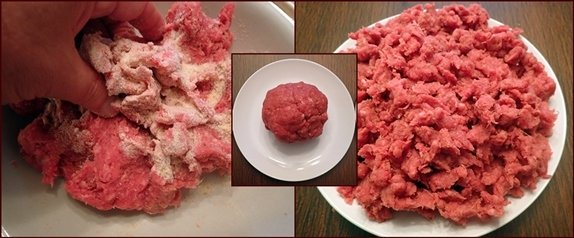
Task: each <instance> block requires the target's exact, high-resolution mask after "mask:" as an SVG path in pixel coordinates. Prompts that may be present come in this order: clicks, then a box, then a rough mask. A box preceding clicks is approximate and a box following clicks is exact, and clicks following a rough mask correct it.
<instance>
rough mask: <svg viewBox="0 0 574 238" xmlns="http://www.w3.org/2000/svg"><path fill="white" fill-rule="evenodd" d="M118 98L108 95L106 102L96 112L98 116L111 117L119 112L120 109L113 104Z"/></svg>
mask: <svg viewBox="0 0 574 238" xmlns="http://www.w3.org/2000/svg"><path fill="white" fill-rule="evenodd" d="M116 100H118V99H117V97H108V99H106V102H105V103H104V104H103V105H102V106H101V107H100V110H98V111H97V112H94V113H96V114H97V115H98V116H101V117H105V118H110V117H114V116H115V115H117V114H118V110H117V109H116V108H115V107H113V106H112V102H114V101H116Z"/></svg>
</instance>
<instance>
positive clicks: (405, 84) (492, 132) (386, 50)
mask: <svg viewBox="0 0 574 238" xmlns="http://www.w3.org/2000/svg"><path fill="white" fill-rule="evenodd" d="M488 18H489V16H488V13H487V12H486V10H484V9H483V8H482V7H480V6H479V5H470V6H469V7H468V8H466V7H464V6H461V5H450V6H446V7H444V8H442V9H440V10H436V9H435V8H434V6H433V5H425V6H424V7H423V6H421V5H418V6H415V7H413V8H410V9H407V10H406V11H404V12H403V13H402V14H401V15H400V16H398V17H397V18H395V19H393V20H391V21H389V23H388V24H386V25H381V24H377V25H375V26H374V27H372V28H362V29H360V30H358V31H357V32H354V33H351V34H350V35H349V36H350V38H351V39H354V40H356V41H357V43H356V48H354V49H350V50H349V51H350V52H356V53H357V54H358V59H359V63H358V69H359V72H358V95H357V101H358V145H357V146H358V148H359V152H358V155H359V158H358V177H359V184H358V185H357V186H355V187H340V188H339V192H340V194H341V195H342V196H343V197H344V198H345V200H346V201H347V202H348V203H350V202H352V201H353V199H356V200H357V202H358V203H359V204H360V205H361V206H362V207H364V209H365V211H366V212H367V213H368V216H369V218H370V219H373V220H376V221H385V220H388V219H390V218H391V217H392V213H393V212H395V211H414V212H418V213H420V214H421V215H423V216H424V217H427V218H432V217H434V216H435V215H436V214H437V212H438V214H440V215H441V216H443V217H444V218H447V219H450V220H452V221H454V222H456V223H457V224H465V223H466V222H467V221H468V220H469V219H471V218H479V219H482V220H486V219H489V218H492V217H500V216H502V215H503V213H504V206H505V205H507V204H508V203H509V201H508V200H507V198H506V196H507V195H509V196H512V197H521V196H522V195H523V194H524V190H523V189H524V188H526V189H534V188H535V187H536V183H537V181H538V180H539V178H547V177H548V175H547V165H548V160H549V159H550V156H551V153H552V152H551V149H550V146H549V144H548V137H549V136H550V135H551V134H552V127H553V125H554V121H555V120H556V113H555V112H554V111H553V110H552V109H551V108H549V106H548V99H549V97H550V96H551V95H553V94H554V90H555V87H556V85H555V83H554V81H553V80H552V79H551V78H550V77H548V75H547V74H546V73H545V72H544V66H543V65H542V64H541V63H539V62H538V61H537V60H536V59H535V58H534V56H533V55H532V54H531V53H529V52H527V51H526V46H525V45H524V44H523V43H522V42H521V41H520V40H519V38H518V35H519V34H520V33H521V30H519V29H513V28H510V27H508V26H499V27H493V28H488V27H487V20H488Z"/></svg>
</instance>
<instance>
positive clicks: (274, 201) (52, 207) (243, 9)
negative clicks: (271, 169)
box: [2, 2, 294, 236]
mask: <svg viewBox="0 0 574 238" xmlns="http://www.w3.org/2000/svg"><path fill="white" fill-rule="evenodd" d="M170 5H171V3H166V2H161V3H157V6H158V7H159V8H160V10H161V11H162V12H163V13H164V14H165V13H166V12H167V9H168V8H169V6H170ZM222 5H223V3H214V2H210V3H204V4H203V6H204V10H205V11H206V12H207V14H208V15H210V16H212V17H214V16H216V15H217V13H218V12H219V9H220V7H221V6H222ZM231 29H232V32H233V33H234V35H235V41H234V43H233V48H232V51H233V52H270V51H273V52H286V53H291V52H293V47H294V44H293V40H294V36H293V34H294V24H293V20H291V19H290V18H289V17H288V16H287V15H286V14H285V13H283V12H282V11H280V10H279V8H278V7H276V6H275V5H273V4H272V3H266V2H241V3H236V9H235V16H234V19H233V24H232V28H231ZM270 32H273V34H269V33H270ZM3 113H4V115H3V118H2V119H3V125H2V235H3V236H8V235H11V236H86V235H88V236H166V235H167V236H293V235H294V195H293V194H294V193H293V188H292V187H281V188H279V187H269V188H258V187H241V188H240V187H231V179H230V176H226V177H219V176H217V175H215V176H208V177H206V178H205V179H204V181H203V183H202V184H201V185H200V186H199V188H197V189H195V190H192V191H189V192H187V193H186V194H185V197H184V198H183V199H182V203H181V206H180V207H179V208H175V209H168V210H167V211H166V212H165V213H164V214H162V215H156V216H150V215H146V214H142V213H138V212H122V211H105V212H102V211H98V210H96V209H93V208H91V207H89V206H87V205H84V204H83V203H81V202H78V201H76V200H74V199H72V198H70V197H69V196H68V195H67V193H66V191H65V189H64V186H63V185H64V184H63V183H62V181H61V180H60V181H59V182H57V183H56V184H55V185H54V188H50V187H49V186H47V185H44V184H41V177H42V176H41V174H40V173H39V172H38V171H36V170H34V169H32V168H31V167H30V166H28V165H27V164H26V163H25V162H24V160H23V159H22V158H21V157H22V156H21V155H20V153H19V147H18V144H17V142H16V136H17V133H18V131H19V129H21V128H22V127H23V126H24V125H25V124H24V123H23V120H22V119H21V118H20V117H18V116H16V115H15V114H14V113H12V112H11V111H10V110H8V109H6V108H3Z"/></svg>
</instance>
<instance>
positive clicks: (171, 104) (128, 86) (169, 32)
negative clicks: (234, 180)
mask: <svg viewBox="0 0 574 238" xmlns="http://www.w3.org/2000/svg"><path fill="white" fill-rule="evenodd" d="M233 10H234V5H233V4H227V5H225V6H224V7H223V9H222V10H221V12H220V14H219V17H218V19H211V18H208V17H207V16H206V15H205V14H204V13H203V12H202V9H201V6H200V4H199V3H176V4H174V5H173V6H172V8H171V9H170V11H169V12H168V15H167V19H166V21H167V26H166V31H165V33H164V37H163V40H162V42H160V43H158V44H154V43H151V42H150V43H140V42H139V41H138V40H137V39H138V38H139V37H138V36H137V35H136V34H135V31H134V29H133V28H131V27H129V26H128V25H126V24H123V25H122V24H119V25H118V28H117V29H116V30H115V31H114V32H115V35H114V39H109V38H105V37H103V36H102V35H101V34H99V33H94V34H88V35H86V36H84V38H83V41H82V45H81V49H80V52H81V54H82V56H83V57H84V58H85V59H86V60H87V61H88V62H90V63H91V64H92V65H93V66H94V68H95V69H96V70H97V71H98V72H99V73H101V74H103V75H104V77H105V80H106V87H107V89H108V91H109V94H110V95H115V96H118V100H117V101H116V102H114V103H113V106H115V107H117V108H118V110H119V111H120V114H119V115H118V116H116V117H114V118H109V119H106V118H101V117H98V116H95V115H94V114H92V113H90V112H88V111H85V110H83V109H82V108H79V107H78V106H76V105H72V104H70V103H67V102H63V101H59V100H50V102H49V103H47V104H46V106H45V109H44V112H43V113H42V115H41V116H40V117H38V118H37V119H35V120H34V121H33V122H32V123H31V124H30V125H28V126H27V127H26V128H24V129H23V130H22V131H21V132H20V134H19V136H18V141H19V143H20V145H21V147H22V153H23V155H24V158H25V159H26V161H27V162H28V163H29V164H31V165H32V166H33V167H35V168H37V169H39V170H41V171H42V174H43V180H42V182H43V183H46V184H51V185H52V184H53V183H54V180H55V179H56V178H57V177H58V176H61V177H63V178H64V180H65V187H66V190H67V191H68V193H69V194H70V196H71V197H73V198H75V199H77V200H80V201H82V202H84V203H86V204H88V205H90V206H93V207H95V208H97V209H100V210H110V209H114V208H116V209H122V210H141V211H144V212H147V213H150V214H153V213H161V212H163V211H164V210H165V209H166V208H168V207H173V206H178V205H179V203H180V202H181V196H182V191H183V189H185V188H194V187H196V186H197V185H198V184H199V183H200V182H201V176H202V175H203V174H205V173H210V172H213V171H219V172H220V173H221V174H225V173H229V172H230V164H231V146H230V136H231V133H230V129H231V127H230V123H231V119H230V118H231V117H230V115H231V97H230V96H231V95H230V93H231V88H230V86H231V77H230V70H231V68H230V54H229V48H230V47H231V41H232V36H231V33H230V30H229V28H230V24H231V17H232V15H233Z"/></svg>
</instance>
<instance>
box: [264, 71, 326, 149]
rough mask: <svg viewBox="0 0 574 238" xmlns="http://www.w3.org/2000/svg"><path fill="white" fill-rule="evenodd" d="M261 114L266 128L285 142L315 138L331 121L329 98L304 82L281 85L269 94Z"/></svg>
mask: <svg viewBox="0 0 574 238" xmlns="http://www.w3.org/2000/svg"><path fill="white" fill-rule="evenodd" d="M261 114H262V118H263V123H264V124H265V128H266V129H267V130H270V131H271V132H273V134H274V135H275V136H276V137H277V138H279V139H280V140H282V141H285V142H288V143H292V142H295V141H302V140H307V139H311V138H315V137H317V136H320V135H321V133H323V125H324V124H325V122H326V121H327V97H326V96H325V95H324V94H323V93H322V92H321V91H319V89H317V87H315V86H313V85H310V84H306V83H303V82H299V83H287V84H281V85H279V86H277V87H275V88H273V89H271V90H269V91H268V92H267V95H266V96H265V100H264V101H263V109H262V113H261Z"/></svg>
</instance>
